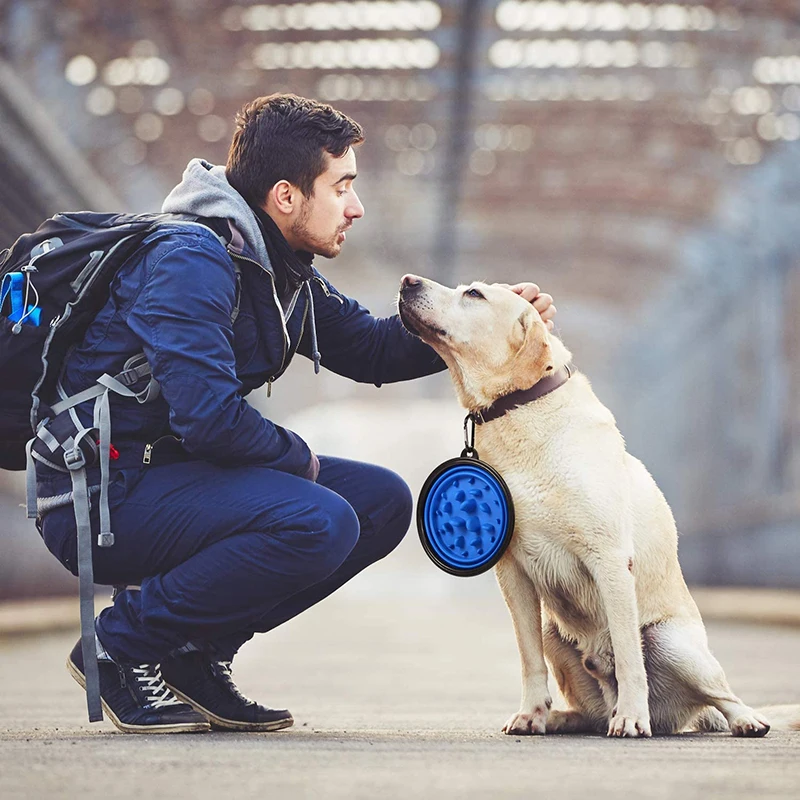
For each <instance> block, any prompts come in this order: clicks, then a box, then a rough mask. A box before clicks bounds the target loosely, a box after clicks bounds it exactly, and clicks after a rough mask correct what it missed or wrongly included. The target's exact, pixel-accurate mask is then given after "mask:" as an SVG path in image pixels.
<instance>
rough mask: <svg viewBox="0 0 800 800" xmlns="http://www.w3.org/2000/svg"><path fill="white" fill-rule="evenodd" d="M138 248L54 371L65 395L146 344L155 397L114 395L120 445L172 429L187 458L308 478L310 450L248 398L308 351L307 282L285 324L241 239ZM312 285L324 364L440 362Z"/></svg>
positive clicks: (86, 413)
mask: <svg viewBox="0 0 800 800" xmlns="http://www.w3.org/2000/svg"><path fill="white" fill-rule="evenodd" d="M142 253H143V255H142V256H141V257H139V258H138V259H135V260H133V261H132V262H130V263H129V264H128V265H126V266H125V267H124V268H123V269H122V270H121V271H120V273H119V274H118V275H117V276H116V278H115V279H114V282H113V283H112V287H111V294H110V298H109V300H108V302H107V303H106V305H105V307H104V308H103V309H102V311H101V312H100V314H99V315H98V316H97V318H96V319H95V321H94V322H93V323H92V324H91V326H90V327H89V329H88V331H87V334H86V336H85V339H84V341H83V343H82V344H81V346H80V347H78V348H76V349H75V350H74V351H73V352H72V353H71V354H70V356H69V358H68V360H67V362H66V364H65V368H64V373H63V378H62V383H63V386H64V389H65V390H66V392H67V394H69V395H72V394H75V393H76V392H78V391H81V390H82V389H85V388H87V387H89V386H91V385H93V383H94V381H95V379H96V378H97V377H98V376H99V375H101V374H102V373H104V372H107V373H109V374H111V375H114V374H116V373H117V372H119V371H120V370H121V369H122V368H123V365H124V362H125V360H126V359H127V358H129V357H130V356H132V355H134V354H136V353H138V352H142V351H144V353H145V355H146V356H147V359H148V361H149V362H150V365H151V367H152V370H153V374H154V377H155V378H156V380H157V381H158V382H159V384H160V387H161V396H160V397H159V398H158V399H156V400H155V401H153V402H150V403H146V404H139V403H137V402H136V400H133V399H130V398H122V397H119V396H117V395H114V394H112V395H111V420H112V439H113V442H114V444H115V446H116V447H117V449H118V450H120V452H123V454H125V451H126V448H127V449H128V450H129V451H133V452H135V453H137V454H138V453H141V452H142V447H143V446H144V445H146V444H154V443H156V442H158V441H159V440H161V441H164V439H165V437H166V439H167V440H170V439H171V441H172V442H174V441H175V439H174V438H173V437H177V439H179V440H180V444H181V445H182V451H183V452H185V453H186V454H188V455H189V456H190V457H193V458H200V459H203V460H207V461H212V462H215V463H218V464H220V465H246V464H262V465H268V466H270V467H272V468H274V469H278V470H282V471H284V472H289V473H293V474H297V475H303V474H305V472H306V470H307V468H308V465H309V461H310V458H311V455H310V451H309V448H308V446H307V445H306V444H305V443H304V442H303V441H302V440H301V439H300V437H298V436H297V435H296V434H295V433H293V432H291V431H289V430H286V429H285V428H282V427H280V426H278V425H275V424H274V423H272V422H270V421H269V420H268V419H265V418H264V417H263V416H262V415H261V414H260V413H259V412H258V411H257V410H256V409H254V408H253V407H252V406H250V405H248V403H247V402H246V401H245V399H244V397H245V395H246V394H247V393H248V392H250V391H252V390H253V389H255V388H257V387H259V386H262V385H263V384H264V383H266V382H267V381H274V380H276V379H277V378H279V377H280V376H281V375H282V374H283V372H284V371H285V370H286V368H287V367H288V365H289V363H290V361H291V359H292V356H293V355H294V353H295V352H299V353H301V354H302V355H304V356H307V357H311V337H310V330H309V327H310V326H309V313H308V305H309V304H308V298H307V294H306V292H305V290H300V291H298V293H297V295H296V297H294V298H293V302H292V303H291V304H290V305H289V311H288V312H287V317H288V319H287V321H286V323H284V317H283V314H282V313H281V310H280V306H279V302H278V299H277V294H276V292H275V288H274V277H273V275H272V273H271V272H269V271H268V270H266V269H264V268H263V267H262V266H261V265H260V264H259V263H258V261H257V260H256V258H255V256H254V254H253V253H252V252H249V251H248V250H247V249H246V246H245V248H243V249H242V251H241V252H239V253H235V252H233V248H232V247H231V246H230V245H228V246H227V250H226V245H225V244H224V243H223V242H221V241H220V239H219V238H218V237H217V236H216V234H214V233H213V232H212V231H210V230H209V229H208V228H205V227H203V226H200V225H196V224H191V223H188V224H187V223H182V222H176V223H174V224H170V225H169V226H165V227H162V228H160V229H159V231H158V232H157V233H156V234H154V235H153V236H152V237H151V239H150V240H149V242H148V245H147V246H146V247H144V248H143V250H142ZM234 261H235V262H236V263H237V265H238V266H239V268H240V273H239V275H238V276H237V273H236V270H235V268H234ZM238 283H240V286H239V288H238V289H237V284H238ZM310 283H311V290H312V292H313V298H314V308H315V317H316V329H317V335H318V344H319V351H320V353H321V355H322V366H324V367H326V368H327V369H330V370H332V371H333V372H336V373H338V374H339V375H343V376H345V377H348V378H352V379H353V380H355V381H359V382H362V383H374V384H376V385H378V386H380V385H381V384H383V383H390V382H394V381H403V380H408V379H411V378H416V377H420V376H423V375H429V374H432V373H434V372H439V371H441V370H443V369H445V365H444V362H442V361H441V359H440V358H439V357H438V356H437V355H436V354H435V353H434V351H433V350H432V349H431V348H430V347H428V345H426V344H424V343H423V342H421V341H420V340H419V339H417V338H416V337H414V336H412V335H411V334H409V333H408V332H407V331H406V330H405V329H404V328H403V326H402V324H401V322H400V319H399V317H397V316H396V315H395V316H392V317H389V318H376V317H373V316H372V315H371V314H370V313H369V311H367V310H366V309H365V308H363V307H362V306H361V305H359V304H358V303H357V302H356V301H355V300H352V299H350V298H349V297H345V296H344V295H342V294H340V293H339V292H337V291H336V289H334V288H333V286H331V284H330V283H328V281H327V280H326V279H325V278H323V277H322V276H321V275H319V273H315V277H314V279H313V280H312V281H311V282H310ZM237 292H238V296H239V313H238V315H237V316H236V317H235V321H233V323H232V322H231V317H232V315H233V312H234V308H235V306H236V301H237ZM90 409H91V403H86V404H84V407H82V408H81V414H82V415H83V417H84V419H85V420H86V422H89V420H90V419H91V417H90ZM157 451H158V445H156V448H155V451H154V452H156V454H157ZM136 463H138V461H137V462H136ZM156 463H157V461H156ZM120 465H122V462H120Z"/></svg>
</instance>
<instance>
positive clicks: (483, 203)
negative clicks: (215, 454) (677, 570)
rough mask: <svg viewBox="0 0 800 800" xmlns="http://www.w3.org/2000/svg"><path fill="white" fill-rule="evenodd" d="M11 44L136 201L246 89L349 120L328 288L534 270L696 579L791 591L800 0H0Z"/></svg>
mask: <svg viewBox="0 0 800 800" xmlns="http://www.w3.org/2000/svg"><path fill="white" fill-rule="evenodd" d="M0 57H1V58H3V59H4V60H5V61H6V62H7V64H9V65H10V67H11V68H12V69H13V71H14V73H15V74H16V76H17V77H18V78H19V79H20V80H21V81H22V82H24V83H25V84H26V85H27V87H28V88H29V91H30V92H31V94H32V95H34V96H35V97H36V100H37V102H38V105H39V107H40V108H41V109H42V110H43V112H44V114H45V115H46V116H47V118H48V119H49V120H50V121H51V122H52V123H53V124H54V125H55V126H57V127H58V129H59V130H60V131H61V133H62V134H63V135H64V137H65V138H66V139H67V140H69V141H70V142H71V143H72V144H73V145H74V147H75V148H77V150H79V151H80V152H81V153H82V154H83V156H84V157H85V158H86V159H87V161H88V163H89V165H90V167H91V169H92V170H93V171H95V172H96V173H97V174H98V175H99V176H101V178H102V180H104V181H105V182H107V183H108V184H109V185H110V186H111V187H112V189H113V191H114V192H115V193H116V194H117V195H118V196H119V197H120V199H121V203H122V205H123V206H125V207H126V208H127V209H131V210H137V211H140V210H152V209H155V208H158V207H159V206H160V203H161V199H162V198H163V196H164V195H165V194H166V193H167V192H168V191H169V189H170V188H171V186H172V185H174V183H175V182H176V181H177V180H178V179H179V178H180V174H181V171H182V169H183V167H184V166H185V164H186V162H187V161H188V160H189V159H190V158H192V157H198V156H199V157H203V158H206V159H208V160H209V161H213V162H217V163H219V162H222V161H224V159H225V156H226V151H227V145H228V142H229V140H230V136H231V133H232V131H233V118H234V115H235V113H236V111H237V109H238V108H240V107H241V106H242V105H243V104H244V103H245V102H246V101H248V100H249V99H252V98H253V97H255V96H258V95H261V94H266V93H270V92H274V91H293V92H295V93H297V94H302V95H307V96H312V97H316V98H319V99H322V100H325V101H328V102H331V103H332V104H334V105H336V106H337V107H338V108H341V109H342V110H343V111H345V112H347V113H349V114H351V115H352V116H354V117H355V118H356V119H358V120H359V121H360V122H361V123H362V124H363V125H364V127H365V129H366V132H367V141H366V142H365V144H364V145H363V146H362V147H361V148H360V150H359V154H358V158H359V172H360V174H359V178H358V184H359V188H360V193H361V195H362V199H363V200H364V201H365V205H366V206H367V216H366V217H365V219H364V220H362V221H361V222H359V224H358V225H357V230H356V234H355V235H354V237H353V239H352V242H351V241H348V251H347V253H346V254H344V255H343V256H342V257H341V258H340V259H339V260H337V262H336V263H335V264H331V265H330V269H329V270H327V271H328V272H329V273H330V275H331V277H332V278H333V280H334V281H335V282H336V283H337V285H339V286H340V288H342V289H343V290H345V291H349V292H350V293H352V294H355V295H356V296H358V297H360V298H363V299H365V301H366V303H367V304H368V305H370V307H372V308H373V310H374V311H376V312H377V313H382V314H383V313H391V295H392V293H393V292H394V289H395V287H396V284H397V279H398V278H399V276H400V275H401V274H402V273H403V272H405V271H414V272H419V273H422V274H426V275H430V276H432V277H438V278H439V279H440V280H444V281H446V282H451V283H452V282H454V281H459V280H465V281H466V280H471V279H473V278H485V279H489V280H506V281H515V280H522V279H535V280H536V281H537V282H539V283H540V285H542V286H543V287H544V288H545V289H546V290H547V291H550V292H551V293H552V294H553V295H555V296H556V298H557V303H558V306H559V310H560V313H559V322H560V329H561V333H562V335H563V337H564V339H565V341H566V343H567V344H568V345H569V346H570V348H571V349H572V350H573V351H574V353H575V357H576V363H577V364H578V366H579V367H580V368H583V369H584V370H585V371H586V372H587V373H588V374H589V375H590V377H591V378H592V379H593V383H594V385H595V386H596V388H597V391H598V393H599V395H600V396H601V398H602V399H603V400H605V401H606V402H607V403H608V404H609V405H610V406H611V408H612V409H613V410H614V411H615V413H616V415H617V417H618V420H619V422H620V427H621V428H622V430H623V433H625V434H626V435H627V437H628V439H629V442H630V444H631V447H632V449H633V451H634V452H635V453H636V454H637V455H639V456H640V457H642V459H643V460H644V461H645V463H646V464H648V465H649V466H650V467H651V468H652V470H653V471H654V473H655V475H656V477H657V479H658V480H659V482H660V483H661V485H662V486H663V487H664V489H665V491H666V494H667V497H668V499H669V500H670V501H671V503H672V504H673V507H674V509H675V512H676V516H677V517H678V521H679V527H680V528H681V530H682V531H684V532H686V536H685V537H684V545H682V547H683V548H684V553H685V558H684V561H685V563H687V564H688V571H689V572H690V573H691V574H692V575H693V577H694V578H695V579H697V580H720V581H725V580H736V581H740V582H751V583H752V582H755V583H758V582H766V583H769V582H780V583H783V584H791V583H794V584H796V585H797V584H800V558H798V556H799V555H800V544H797V543H796V542H797V541H800V539H798V537H796V536H795V537H794V538H792V535H791V532H793V531H794V530H796V527H797V526H796V522H797V517H798V514H797V508H796V507H797V501H796V497H797V496H798V490H799V489H800V486H798V479H799V478H800V475H798V471H800V462H798V464H795V455H794V448H795V445H794V436H795V433H796V430H795V429H796V428H797V424H796V420H795V419H794V416H796V415H793V412H792V411H791V409H792V408H793V407H794V397H795V388H796V387H795V385H794V381H793V379H792V378H791V375H792V374H793V370H796V368H797V365H796V359H797V355H796V353H797V347H796V345H795V344H794V339H795V338H796V337H795V333H796V331H795V328H794V322H793V320H794V313H793V312H795V310H796V309H795V305H793V304H795V301H796V297H795V295H796V291H795V288H794V283H795V282H796V280H797V278H795V277H794V276H795V275H796V274H797V272H798V266H800V264H798V256H797V252H798V249H797V245H798V241H797V238H796V237H797V234H796V230H797V222H796V220H797V203H798V199H797V198H798V180H800V178H798V175H800V158H799V156H800V144H798V142H800V4H798V3H797V2H796V0H708V2H694V1H691V2H690V1H689V0H686V2H681V3H671V2H599V1H597V2H596V1H586V2H578V1H576V0H568V1H567V0H564V1H563V2H559V1H558V0H545V1H543V2H536V1H534V0H499V2H498V0H440V2H434V1H433V0H352V1H344V0H340V1H339V2H304V3H295V2H283V3H273V2H269V3H267V2H238V3H236V4H232V3H228V2H224V0H161V1H160V2H130V0H119V2H115V3H103V2H100V0H60V1H59V2H56V0H6V2H5V3H0ZM0 110H1V109H0ZM0 119H2V117H0ZM34 127H35V126H33V125H31V130H33V129H34ZM2 130H3V131H5V130H7V128H5V127H4V128H3V129H2ZM45 138H48V137H45ZM3 140H4V141H5V133H4V134H3ZM19 169H22V170H24V169H25V167H24V164H20V165H19ZM6 174H9V175H10V174H12V173H11V172H8V173H6ZM27 174H28V181H27V183H28V184H35V185H37V186H39V187H40V190H41V187H43V186H47V184H48V182H47V180H42V178H41V174H40V173H38V172H35V171H33V170H32V168H31V170H29V171H28V172H27ZM17 181H19V184H20V186H23V185H25V184H26V181H25V180H24V178H18V177H16V175H15V177H14V185H16V184H17ZM10 186H11V182H10V181H7V182H6V188H4V189H3V190H2V191H1V192H0V198H9V197H10V198H11V199H10V200H9V199H4V200H3V202H4V203H6V205H7V207H8V208H10V209H11V210H12V211H13V208H14V207H15V203H14V198H13V192H12V191H11V190H10V189H9V188H8V187H10ZM57 196H58V195H57V193H55V191H54V190H53V191H50V192H49V194H48V195H47V199H48V203H45V204H44V205H49V211H54V210H57V208H59V203H62V204H63V203H64V202H69V204H71V205H75V204H77V203H79V202H81V203H85V202H88V199H87V198H79V197H75V198H74V199H73V200H69V201H65V200H60V201H58V202H56V200H55V198H56V197H57ZM60 197H62V198H63V197H64V195H61V196H60ZM95 197H96V195H95ZM38 208H39V207H38V206H37V213H38ZM42 208H43V206H42ZM49 211H48V213H49ZM6 219H7V220H9V222H8V223H7V224H6V226H5V227H4V228H2V234H3V236H6V237H7V236H8V232H9V231H10V229H11V227H13V226H14V225H17V227H18V228H20V229H22V225H21V223H18V222H15V221H14V218H13V214H11V213H9V215H8V216H7V217H6ZM5 243H7V242H0V246H3V245H4V244H5ZM737 301H738V302H737ZM428 385H429V386H432V387H433V389H432V390H429V393H430V392H431V391H432V392H433V393H434V394H436V393H440V392H447V391H449V390H448V389H447V387H446V382H445V381H438V382H437V381H432V382H430V383H429V384H428ZM284 386H285V387H286V388H285V389H284ZM280 388H281V389H283V391H278V392H276V397H275V398H274V399H273V401H272V406H271V411H270V413H272V414H278V415H280V414H281V413H284V412H288V411H289V410H290V409H294V408H295V407H296V406H297V397H305V398H312V400H314V399H315V400H317V401H319V400H325V399H331V398H334V399H335V398H343V397H355V398H359V399H360V398H362V397H366V394H364V393H363V391H362V389H360V388H357V387H352V386H350V385H349V384H345V383H344V382H340V381H338V380H337V379H336V378H334V377H330V376H325V377H324V378H323V379H321V380H319V381H316V382H314V381H312V379H311V377H310V373H309V372H308V371H305V372H304V371H302V370H301V371H299V372H298V373H297V374H296V375H292V374H290V375H288V376H286V378H284V379H283V381H282V386H281V387H280ZM381 391H382V392H384V393H388V394H389V396H390V397H396V398H402V399H403V401H404V402H405V401H407V400H408V399H410V398H413V397H415V396H416V394H417V392H418V388H417V387H413V386H412V387H395V388H391V387H386V389H385V390H381ZM447 396H448V397H449V395H447ZM778 520H779V521H778ZM778 525H780V526H782V527H780V531H782V533H775V531H778V527H776V526H778ZM770 531H773V533H770ZM775 537H778V538H775ZM701 542H705V543H709V544H708V547H711V548H712V550H711V551H709V550H708V549H707V548H706V546H705V545H703V546H702V547H701V546H700V544H698V543H701ZM711 542H713V545H711V544H710V543H711ZM768 542H769V543H771V544H769V545H768V546H767V543H768ZM762 545H763V547H764V548H766V549H770V548H771V550H770V552H772V553H773V556H770V557H769V558H766V557H765V558H766V560H764V559H762V560H759V559H758V558H756V556H755V554H756V553H757V552H758V550H759V548H761V547H762ZM726 548H727V549H726ZM728 550H730V552H731V553H732V555H731V556H730V558H728V557H727V556H726V557H725V558H722V559H721V561H720V560H719V559H717V558H712V559H711V560H709V554H711V555H713V556H719V554H720V553H722V552H728ZM743 553H745V554H746V555H745V556H742V555H741V554H743ZM737 559H738V561H737ZM770 559H771V560H770ZM712 561H714V563H712Z"/></svg>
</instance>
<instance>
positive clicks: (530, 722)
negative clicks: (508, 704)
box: [503, 706, 548, 736]
mask: <svg viewBox="0 0 800 800" xmlns="http://www.w3.org/2000/svg"><path fill="white" fill-rule="evenodd" d="M547 713H548V712H547V708H546V707H545V706H541V707H538V708H535V709H534V710H533V712H532V713H529V714H526V713H525V712H523V711H517V713H516V714H514V715H512V716H511V717H510V718H509V720H508V722H506V724H505V725H503V733H505V734H508V735H509V736H536V735H539V736H540V735H542V734H543V733H544V732H545V731H546V730H547Z"/></svg>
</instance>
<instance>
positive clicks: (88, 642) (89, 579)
mask: <svg viewBox="0 0 800 800" xmlns="http://www.w3.org/2000/svg"><path fill="white" fill-rule="evenodd" d="M73 452H75V451H73ZM77 452H78V453H80V451H77ZM82 461H83V455H82V454H81V457H80V460H79V461H76V462H74V465H75V468H74V469H71V471H70V476H71V478H72V499H73V509H74V510H75V524H76V525H77V527H78V580H79V584H80V609H81V651H82V653H83V674H84V675H85V676H86V704H87V706H88V709H89V722H99V721H100V720H102V719H103V708H102V705H101V704H100V673H99V670H98V667H97V648H96V646H95V630H94V569H93V566H92V526H91V522H90V521H89V490H88V488H87V485H86V470H85V469H84V466H83V463H82ZM78 464H80V466H78Z"/></svg>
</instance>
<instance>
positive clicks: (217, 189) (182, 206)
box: [161, 158, 274, 274]
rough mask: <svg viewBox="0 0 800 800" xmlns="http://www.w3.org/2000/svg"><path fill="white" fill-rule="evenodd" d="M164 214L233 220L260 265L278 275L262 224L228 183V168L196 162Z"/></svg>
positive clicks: (171, 195)
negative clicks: (265, 239) (271, 258)
mask: <svg viewBox="0 0 800 800" xmlns="http://www.w3.org/2000/svg"><path fill="white" fill-rule="evenodd" d="M161 210H162V211H163V212H164V213H168V214H196V215H197V216H199V217H208V218H210V219H227V220H230V221H231V223H232V224H233V225H234V227H235V228H236V230H237V231H238V232H239V233H240V234H241V236H242V237H243V238H244V241H245V244H246V245H247V247H248V248H249V249H250V250H251V251H252V252H253V253H255V254H256V257H257V258H258V261H259V262H260V263H261V264H262V265H263V266H264V267H265V268H266V269H268V270H269V271H270V272H272V273H273V274H274V270H273V268H272V264H271V263H270V260H269V255H268V254H267V248H266V245H265V244H264V236H263V234H262V232H261V228H260V227H259V224H258V220H257V219H256V217H255V214H253V211H252V210H251V208H250V206H249V205H247V201H246V200H245V199H244V197H242V196H241V195H240V194H239V192H237V191H236V189H234V188H233V186H231V185H230V184H229V183H228V179H227V177H226V176H225V167H222V166H216V167H215V166H214V165H213V164H209V163H208V161H204V160H203V159H202V158H193V159H192V160H191V161H190V162H189V164H188V165H187V167H186V169H185V170H184V171H183V177H182V178H181V182H180V183H179V184H178V185H177V186H176V187H175V188H174V189H173V190H172V191H171V192H170V193H169V194H168V195H167V198H166V199H165V200H164V203H163V205H162V206H161Z"/></svg>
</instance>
